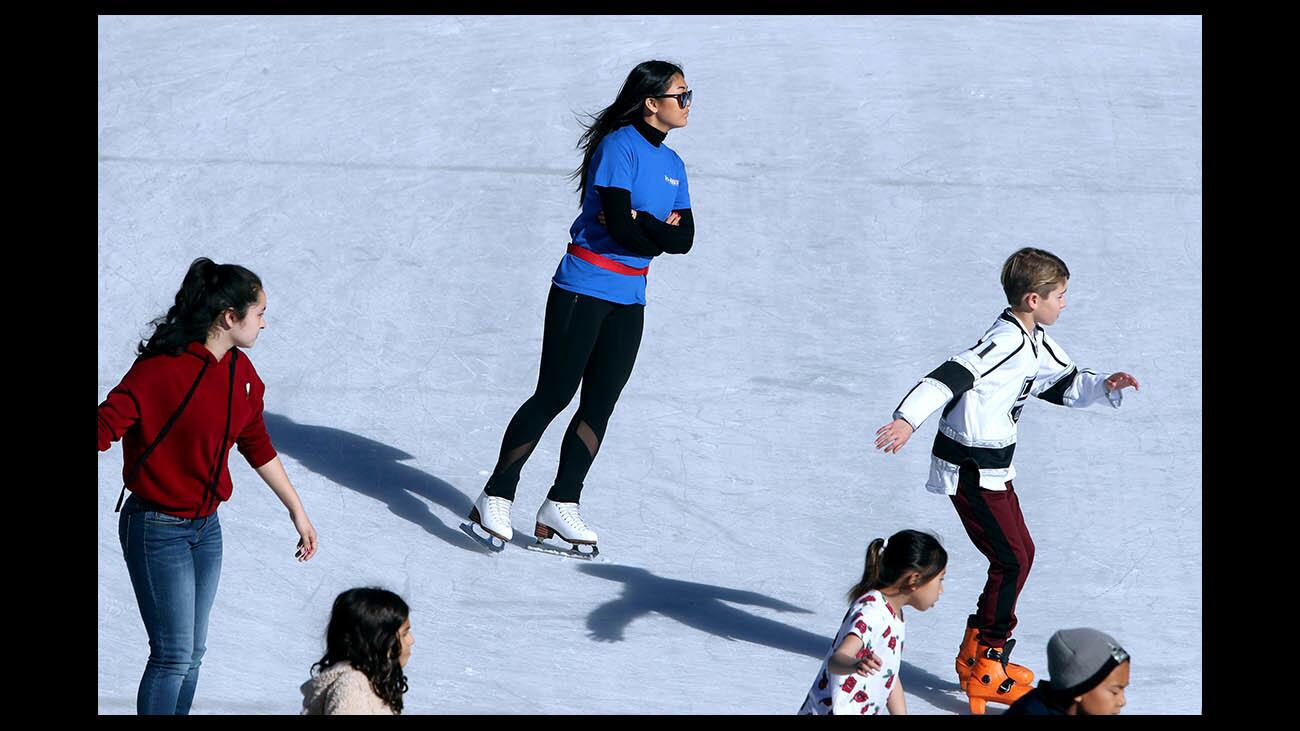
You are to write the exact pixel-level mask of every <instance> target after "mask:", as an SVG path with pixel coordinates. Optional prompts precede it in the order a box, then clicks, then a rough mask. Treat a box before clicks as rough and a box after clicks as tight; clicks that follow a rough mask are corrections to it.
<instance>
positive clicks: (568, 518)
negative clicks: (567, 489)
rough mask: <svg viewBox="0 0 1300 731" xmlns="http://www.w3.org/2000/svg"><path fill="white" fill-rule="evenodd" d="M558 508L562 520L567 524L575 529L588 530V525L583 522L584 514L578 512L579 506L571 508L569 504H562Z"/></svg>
mask: <svg viewBox="0 0 1300 731" xmlns="http://www.w3.org/2000/svg"><path fill="white" fill-rule="evenodd" d="M558 507H559V509H560V518H562V519H563V520H564V522H565V523H568V524H569V525H571V526H573V527H574V528H580V529H582V530H586V529H587V524H586V523H585V522H584V521H583V520H582V514H581V513H579V512H578V506H577V505H573V506H570V505H568V504H560V505H559V506H558Z"/></svg>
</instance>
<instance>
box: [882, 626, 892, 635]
mask: <svg viewBox="0 0 1300 731" xmlns="http://www.w3.org/2000/svg"><path fill="white" fill-rule="evenodd" d="M892 631H893V627H888V626H886V627H885V631H884V632H882V633H881V635H880V636H881V637H888V636H889V633H890V632H892Z"/></svg>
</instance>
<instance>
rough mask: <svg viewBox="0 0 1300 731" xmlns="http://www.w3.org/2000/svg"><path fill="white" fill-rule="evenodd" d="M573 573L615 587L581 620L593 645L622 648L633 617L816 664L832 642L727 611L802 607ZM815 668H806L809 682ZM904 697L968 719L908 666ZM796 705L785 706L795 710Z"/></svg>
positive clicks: (589, 567) (636, 571)
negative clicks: (618, 591) (617, 592)
mask: <svg viewBox="0 0 1300 731" xmlns="http://www.w3.org/2000/svg"><path fill="white" fill-rule="evenodd" d="M578 570H579V571H582V572H583V573H585V574H588V575H590V576H595V577H597V578H600V579H605V580H608V581H613V582H616V583H621V584H622V585H623V593H622V595H621V596H619V597H618V598H617V599H615V600H613V601H610V602H606V603H605V604H602V605H600V606H598V607H596V608H595V609H594V610H592V612H591V613H590V614H588V615H587V630H588V636H589V637H590V638H591V639H593V640H595V641H598V642H622V641H623V635H624V630H626V629H627V626H628V625H629V624H631V623H632V622H633V621H635V620H636V619H637V618H639V617H643V616H647V615H649V614H651V613H654V614H658V615H661V616H664V617H668V618H670V619H673V620H676V621H678V622H680V623H682V624H684V625H686V626H688V627H691V628H692V629H695V630H698V631H700V632H706V633H708V634H711V635H714V636H715V637H721V638H723V639H727V640H740V641H744V642H752V643H754V644H758V645H764V646H766V647H771V648H773V649H776V650H781V651H784V652H792V653H796V654H800V655H805V656H807V657H810V658H813V659H815V660H816V661H817V662H821V661H822V660H823V659H825V657H826V653H827V651H828V650H829V649H830V645H831V641H832V640H833V639H834V638H833V637H827V636H825V635H820V634H817V633H815V632H809V631H807V630H803V629H800V628H798V627H792V626H790V625H788V624H785V623H783V622H778V621H776V620H773V619H768V618H766V617H760V616H757V615H754V614H750V613H749V612H746V611H744V610H742V609H738V608H737V607H734V606H731V605H733V604H740V605H746V606H754V607H762V608H765V609H773V610H776V611H779V612H789V613H793V614H811V613H812V612H811V611H810V610H808V609H804V608H802V607H797V606H795V605H793V604H790V603H788V602H784V601H781V600H780V599H776V598H774V597H770V596H766V595H764V594H759V593H757V592H752V591H743V590H740V589H729V588H726V587H721V586H713V585H710V584H700V583H696V582H691V581H678V580H676V579H666V578H663V577H660V576H655V575H654V574H652V573H650V572H649V571H647V570H645V569H642V568H637V567H634V566H620V565H617V564H599V563H597V564H585V563H584V564H582V565H581V566H579V567H578ZM815 673H816V668H812V667H810V668H809V674H808V677H809V682H810V683H811V682H812V677H813V675H814V674H815ZM901 677H902V678H903V685H904V692H905V693H906V694H907V695H911V696H915V697H917V698H920V699H922V700H924V701H925V702H926V703H929V704H930V705H932V706H934V707H935V708H939V709H941V710H945V711H951V712H953V713H968V712H969V708H968V706H967V704H966V703H965V701H963V700H961V699H959V698H956V697H954V696H953V693H954V692H959V691H960V690H961V688H960V686H958V685H957V683H955V682H950V681H947V680H943V679H942V678H939V677H937V676H935V675H934V674H932V673H930V672H928V671H926V670H924V669H922V668H918V667H916V666H915V665H912V664H911V663H909V662H906V661H904V662H903V663H902V673H901ZM801 700H802V699H800V698H795V699H792V700H791V706H792V708H793V707H797V706H798V704H799V703H800V701H801Z"/></svg>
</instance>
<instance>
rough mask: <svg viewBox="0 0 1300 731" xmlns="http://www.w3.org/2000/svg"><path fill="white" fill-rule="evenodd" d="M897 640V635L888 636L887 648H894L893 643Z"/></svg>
mask: <svg viewBox="0 0 1300 731" xmlns="http://www.w3.org/2000/svg"><path fill="white" fill-rule="evenodd" d="M897 641H898V638H897V637H890V638H889V649H891V650H892V649H894V643H895V642H897Z"/></svg>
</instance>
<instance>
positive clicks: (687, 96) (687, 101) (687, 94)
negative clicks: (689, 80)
mask: <svg viewBox="0 0 1300 731" xmlns="http://www.w3.org/2000/svg"><path fill="white" fill-rule="evenodd" d="M694 93H695V90H694V89H689V90H687V91H683V92H682V93H680V94H655V95H654V96H652V97H651V99H676V100H677V105H678V106H679V107H681V108H682V109H685V108H687V107H689V106H690V105H691V94H694Z"/></svg>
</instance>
